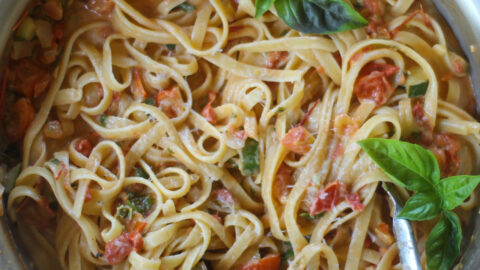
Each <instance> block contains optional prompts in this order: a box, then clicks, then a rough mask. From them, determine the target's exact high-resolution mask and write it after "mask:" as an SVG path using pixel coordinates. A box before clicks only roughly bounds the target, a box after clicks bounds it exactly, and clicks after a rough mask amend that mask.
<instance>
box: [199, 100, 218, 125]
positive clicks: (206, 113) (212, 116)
mask: <svg viewBox="0 0 480 270" xmlns="http://www.w3.org/2000/svg"><path fill="white" fill-rule="evenodd" d="M216 98H217V94H215V92H209V93H208V103H207V105H205V107H204V108H203V110H202V116H203V117H205V119H207V121H208V122H210V124H215V123H216V122H217V114H216V113H215V111H214V110H213V107H212V103H213V102H214V101H215V99H216Z"/></svg>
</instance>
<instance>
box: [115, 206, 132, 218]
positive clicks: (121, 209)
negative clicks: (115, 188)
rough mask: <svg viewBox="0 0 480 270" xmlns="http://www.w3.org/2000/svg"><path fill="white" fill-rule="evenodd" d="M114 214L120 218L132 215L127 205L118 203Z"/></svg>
mask: <svg viewBox="0 0 480 270" xmlns="http://www.w3.org/2000/svg"><path fill="white" fill-rule="evenodd" d="M116 215H117V216H119V217H121V218H122V219H131V218H132V215H133V209H132V208H131V207H130V206H128V205H124V204H122V205H119V206H118V207H117V214H116Z"/></svg>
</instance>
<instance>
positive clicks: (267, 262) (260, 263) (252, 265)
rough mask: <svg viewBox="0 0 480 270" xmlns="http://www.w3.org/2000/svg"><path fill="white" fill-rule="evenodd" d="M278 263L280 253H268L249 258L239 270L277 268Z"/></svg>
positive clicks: (268, 269)
mask: <svg viewBox="0 0 480 270" xmlns="http://www.w3.org/2000/svg"><path fill="white" fill-rule="evenodd" d="M280 263H281V260H280V254H269V255H267V256H265V257H263V258H261V259H253V260H251V261H250V262H248V263H247V264H245V265H243V266H242V267H240V270H278V269H280Z"/></svg>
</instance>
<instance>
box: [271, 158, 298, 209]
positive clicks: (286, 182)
mask: <svg viewBox="0 0 480 270" xmlns="http://www.w3.org/2000/svg"><path fill="white" fill-rule="evenodd" d="M292 173H293V169H292V168H291V167H290V166H288V165H287V164H285V163H282V164H281V165H280V167H279V168H278V171H277V176H276V178H275V183H274V184H273V185H274V186H273V194H274V196H275V197H276V198H277V200H278V201H280V202H282V203H286V199H287V196H288V193H289V192H290V189H291V187H290V186H291V185H293V178H292Z"/></svg>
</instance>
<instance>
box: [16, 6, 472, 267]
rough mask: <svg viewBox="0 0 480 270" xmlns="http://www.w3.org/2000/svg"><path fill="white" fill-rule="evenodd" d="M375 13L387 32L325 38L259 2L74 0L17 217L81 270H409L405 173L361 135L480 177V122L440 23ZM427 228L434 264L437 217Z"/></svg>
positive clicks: (26, 152) (29, 138)
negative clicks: (397, 187)
mask: <svg viewBox="0 0 480 270" xmlns="http://www.w3.org/2000/svg"><path fill="white" fill-rule="evenodd" d="M92 2H93V5H95V3H96V2H98V3H103V5H104V6H100V7H101V8H105V6H106V7H107V10H106V11H105V10H98V9H95V8H92V7H91V6H90V3H92ZM354 2H355V1H351V4H355V3H354ZM359 2H360V4H363V7H361V8H360V10H361V13H362V14H363V15H364V16H365V17H367V18H369V20H370V21H371V23H370V24H369V25H368V27H365V28H359V29H355V30H351V31H346V32H340V33H333V34H328V35H315V34H303V33H300V32H297V31H296V30H294V29H291V28H289V27H288V26H287V25H286V24H285V23H284V22H283V21H282V20H281V19H280V18H279V17H278V16H277V13H276V11H275V9H273V8H271V9H270V12H267V13H266V14H264V15H263V16H261V17H260V18H258V19H255V18H254V15H255V1H252V0H238V1H233V0H232V1H230V0H228V1H220V0H209V1H206V0H188V1H187V2H185V1H184V0H169V1H155V0H152V1H128V0H114V1H106V0H105V1H90V2H89V4H85V3H84V2H82V1H76V0H74V1H73V3H70V4H69V6H67V7H66V8H65V14H70V13H66V12H68V11H67V10H71V12H72V13H71V16H70V17H69V18H66V19H65V20H70V21H76V23H77V25H76V26H75V27H73V28H72V29H71V34H70V35H69V37H68V39H67V40H66V42H65V44H64V45H63V46H62V53H61V56H60V58H59V62H58V64H57V65H56V67H55V70H54V71H53V73H51V74H50V75H51V80H50V81H49V84H48V88H47V89H46V90H45V92H44V94H43V95H42V96H41V98H40V99H39V100H40V101H41V104H40V103H39V104H40V105H38V109H37V110H36V112H35V114H34V117H32V121H31V124H29V125H28V129H26V133H25V134H24V136H22V137H23V139H22V141H23V147H22V154H21V156H22V165H21V173H20V175H19V176H18V178H17V179H16V182H15V187H14V188H13V189H12V190H11V191H10V193H9V195H8V205H7V211H8V215H9V217H10V218H11V219H12V220H14V221H17V222H19V223H21V224H24V227H25V228H27V229H28V230H29V231H32V232H34V235H35V237H36V238H37V239H43V240H41V243H43V244H42V246H45V249H46V250H51V252H52V253H54V254H55V255H54V256H56V258H58V261H59V265H60V266H61V268H63V269H97V268H106V267H108V266H109V265H113V266H112V267H113V269H218V270H220V269H244V270H248V269H287V268H288V269H329V270H334V269H401V264H400V261H399V257H398V248H397V245H396V242H395V238H394V237H393V234H392V230H391V216H390V215H389V214H388V213H389V208H388V204H386V203H385V202H386V196H385V195H384V194H383V193H382V192H380V191H379V183H380V182H391V181H392V180H391V179H390V178H389V177H388V176H386V175H385V174H384V173H383V172H382V171H381V170H380V169H379V168H378V167H377V166H375V165H374V163H373V162H372V161H371V160H370V159H369V158H368V156H367V155H366V154H365V153H364V152H363V151H361V148H360V146H359V145H358V144H357V142H358V141H360V140H362V139H365V138H369V137H381V138H391V139H402V140H407V141H411V142H416V143H418V144H421V145H423V146H425V147H426V148H428V149H430V150H432V152H433V153H434V154H435V156H436V157H437V160H438V161H439V164H440V167H441V170H442V174H443V175H444V176H448V175H456V174H474V173H476V172H477V170H476V168H480V166H479V165H480V164H479V162H480V158H479V154H480V147H479V144H480V135H479V131H480V124H479V123H478V122H477V121H476V120H475V119H474V118H473V116H472V115H473V114H474V112H473V111H474V110H475V105H476V104H474V103H472V100H474V98H473V95H472V91H471V89H470V86H469V81H468V72H467V63H466V62H465V60H463V59H462V58H461V57H460V56H458V55H457V54H455V53H454V52H452V51H450V50H449V47H448V43H447V39H446V37H445V34H444V32H443V30H442V26H441V25H440V23H439V22H437V21H436V20H435V19H434V18H433V17H431V16H430V15H428V14H425V13H424V12H423V8H422V7H421V5H420V3H419V2H417V1H413V0H397V1H367V0H364V1H363V2H362V1H359ZM372 2H375V3H377V4H379V5H380V6H379V7H378V8H379V10H380V13H375V12H374V11H375V9H372V7H371V5H373V4H372ZM349 3H350V2H349ZM85 7H86V8H85ZM94 7H95V6H94ZM92 13H94V14H96V15H95V16H93V17H88V16H87V18H94V19H85V16H86V15H85V14H92ZM98 14H100V15H98ZM82 16H83V17H82ZM375 16H380V17H381V19H379V17H375ZM79 18H83V20H81V19H79ZM373 18H376V19H377V21H375V19H373ZM375 22H376V24H375ZM380 22H381V23H380ZM67 32H68V31H67ZM422 88H423V93H420V94H418V95H416V96H415V95H414V94H412V93H413V91H416V90H414V89H422ZM420 92H422V90H420ZM32 116H33V114H32ZM52 129H53V130H54V131H56V132H58V133H59V135H58V136H57V135H52V131H51V130H52ZM55 134H56V133H55ZM329 192H330V193H329ZM331 192H335V193H334V194H335V195H331V194H333V193H331ZM337 195H338V196H337ZM402 195H403V196H404V197H405V198H408V196H410V193H409V192H408V191H407V190H405V189H402ZM330 196H333V197H330ZM475 203H476V196H475V194H472V195H471V196H470V197H469V199H468V200H467V201H465V202H464V203H463V204H461V206H460V207H459V208H458V209H457V210H456V211H457V212H458V213H459V214H460V216H461V217H462V219H464V220H465V219H466V216H467V214H468V213H469V211H470V210H471V209H472V208H473V207H474V205H475ZM54 204H57V205H58V206H57V207H56V208H54V207H53V205H54ZM32 213H33V215H37V217H32ZM462 213H463V214H462ZM414 229H415V233H416V236H417V241H418V248H419V252H420V253H421V254H422V264H423V266H424V267H426V261H425V260H426V258H425V256H426V255H425V241H426V237H427V235H428V233H429V232H430V230H431V229H432V223H430V222H415V223H414ZM261 266H264V267H267V266H268V267H271V268H255V267H261Z"/></svg>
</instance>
